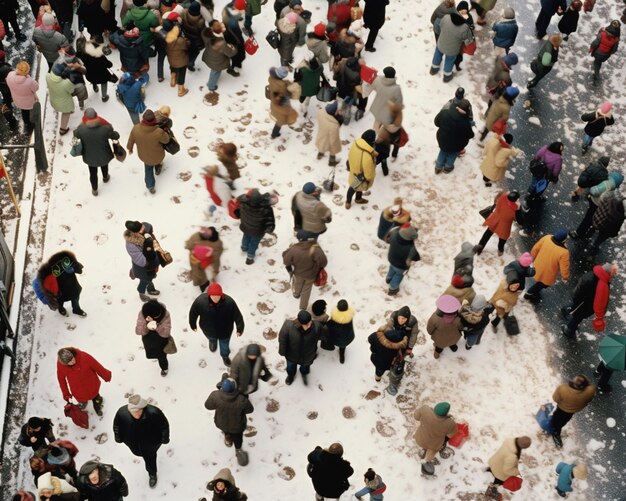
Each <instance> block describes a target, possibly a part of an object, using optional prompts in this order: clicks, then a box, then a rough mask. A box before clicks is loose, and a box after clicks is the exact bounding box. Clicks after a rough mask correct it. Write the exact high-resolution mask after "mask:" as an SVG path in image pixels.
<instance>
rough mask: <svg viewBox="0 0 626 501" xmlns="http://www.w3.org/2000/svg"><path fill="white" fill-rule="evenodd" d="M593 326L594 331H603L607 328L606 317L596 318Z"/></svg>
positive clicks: (592, 323)
mask: <svg viewBox="0 0 626 501" xmlns="http://www.w3.org/2000/svg"><path fill="white" fill-rule="evenodd" d="M591 326H592V327H593V330H594V331H596V332H603V331H604V329H605V328H606V322H605V321H604V318H595V319H594V320H593V322H591Z"/></svg>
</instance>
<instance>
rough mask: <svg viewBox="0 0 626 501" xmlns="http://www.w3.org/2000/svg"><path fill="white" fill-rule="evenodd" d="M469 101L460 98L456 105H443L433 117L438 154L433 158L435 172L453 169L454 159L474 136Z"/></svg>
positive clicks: (447, 171) (446, 171) (448, 171)
mask: <svg viewBox="0 0 626 501" xmlns="http://www.w3.org/2000/svg"><path fill="white" fill-rule="evenodd" d="M470 110H471V105H470V102H469V101H468V100H467V99H462V100H461V101H460V102H459V104H457V105H456V106H450V107H444V108H442V109H441V111H439V113H437V116H436V117H435V126H436V127H438V129H437V144H438V145H439V154H438V155H437V159H436V160H435V174H440V173H441V172H445V173H446V174H448V173H450V172H452V171H453V170H454V161H455V160H456V158H457V156H458V155H459V152H460V151H462V150H464V149H465V147H466V146H467V144H468V143H469V140H470V139H471V138H473V137H474V131H473V130H472V121H471V119H470V118H469V115H468V114H469V112H470Z"/></svg>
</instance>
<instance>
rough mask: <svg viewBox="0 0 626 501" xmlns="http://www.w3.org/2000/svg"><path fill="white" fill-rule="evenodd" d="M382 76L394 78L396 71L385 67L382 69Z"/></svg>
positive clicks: (390, 67) (391, 67)
mask: <svg viewBox="0 0 626 501" xmlns="http://www.w3.org/2000/svg"><path fill="white" fill-rule="evenodd" d="M383 75H385V77H387V78H393V77H395V76H396V70H395V68H394V67H393V66H386V67H385V68H383Z"/></svg>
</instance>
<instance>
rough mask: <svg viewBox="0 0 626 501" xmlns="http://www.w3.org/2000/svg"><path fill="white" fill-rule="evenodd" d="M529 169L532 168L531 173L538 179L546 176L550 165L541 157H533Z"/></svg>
mask: <svg viewBox="0 0 626 501" xmlns="http://www.w3.org/2000/svg"><path fill="white" fill-rule="evenodd" d="M528 169H529V170H530V173H531V174H532V175H533V177H534V178H537V179H543V178H545V177H546V174H547V173H548V166H547V165H546V163H545V162H544V161H543V160H541V159H540V158H533V159H532V160H531V161H530V165H529V166H528Z"/></svg>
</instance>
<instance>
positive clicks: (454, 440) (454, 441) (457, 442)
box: [448, 423, 469, 449]
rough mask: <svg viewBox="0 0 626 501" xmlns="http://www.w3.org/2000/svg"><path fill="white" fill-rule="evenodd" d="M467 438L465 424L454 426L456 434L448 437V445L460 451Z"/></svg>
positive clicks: (467, 430)
mask: <svg viewBox="0 0 626 501" xmlns="http://www.w3.org/2000/svg"><path fill="white" fill-rule="evenodd" d="M468 438H469V425H468V424H467V423H458V424H457V425H456V433H455V434H454V435H452V436H451V437H450V440H448V443H449V444H450V445H451V446H452V447H456V448H457V449H460V448H461V446H462V445H463V444H464V443H465V441H466V440H467V439H468Z"/></svg>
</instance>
